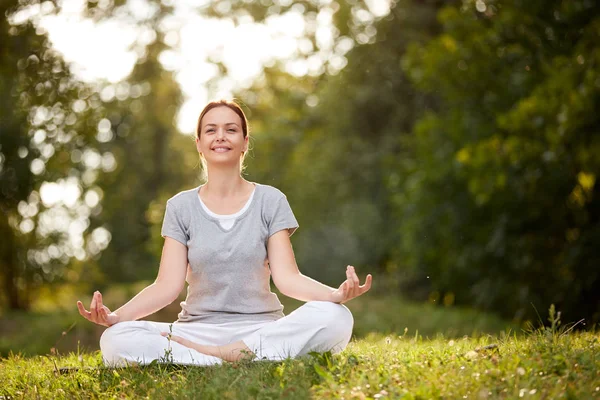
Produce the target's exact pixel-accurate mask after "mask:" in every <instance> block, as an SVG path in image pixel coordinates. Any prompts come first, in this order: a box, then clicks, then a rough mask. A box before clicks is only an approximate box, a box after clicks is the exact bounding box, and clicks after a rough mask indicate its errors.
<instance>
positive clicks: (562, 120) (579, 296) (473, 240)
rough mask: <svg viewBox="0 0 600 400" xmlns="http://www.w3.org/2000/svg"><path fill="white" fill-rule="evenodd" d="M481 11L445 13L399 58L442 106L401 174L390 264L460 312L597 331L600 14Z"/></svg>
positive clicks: (535, 8)
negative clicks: (550, 311)
mask: <svg viewBox="0 0 600 400" xmlns="http://www.w3.org/2000/svg"><path fill="white" fill-rule="evenodd" d="M485 5H486V10H485V11H484V12H480V11H477V10H476V4H475V3H474V2H473V3H472V2H465V3H464V4H463V5H462V6H460V7H459V6H449V7H446V8H444V9H443V10H442V11H440V13H439V19H440V22H441V24H442V27H443V30H442V32H441V33H440V34H439V35H438V36H437V37H436V38H435V39H434V40H432V41H430V42H429V43H428V44H427V46H418V45H413V46H411V47H410V49H409V52H408V53H407V55H406V56H405V57H404V59H403V66H404V68H405V70H406V72H407V73H408V75H409V76H410V77H411V80H412V81H413V82H414V84H415V85H416V86H417V87H418V88H419V90H422V91H424V92H426V93H428V92H430V93H432V94H435V95H436V96H437V97H438V98H439V99H440V103H439V104H437V105H436V106H435V107H432V108H430V109H429V110H428V111H427V113H426V114H425V115H423V116H422V117H421V118H420V120H419V121H418V123H417V124H416V128H415V130H414V136H413V137H411V139H410V147H411V149H412V154H411V155H410V157H409V159H406V160H401V161H399V162H398V163H397V165H398V168H399V170H400V171H402V172H400V176H401V177H402V178H403V179H400V180H399V181H398V182H397V183H396V184H395V185H394V186H393V187H392V193H393V194H392V196H393V197H394V199H395V209H396V211H397V215H398V218H399V221H400V224H399V232H400V234H401V235H402V237H403V240H402V242H401V250H400V252H401V254H402V255H404V256H405V257H406V259H405V260H406V261H407V264H408V266H409V267H411V268H413V270H414V276H415V278H416V280H417V281H419V280H421V281H422V280H423V279H424V276H426V275H427V276H430V277H431V279H430V285H431V288H432V289H433V290H434V291H437V292H440V293H448V292H451V293H452V294H453V296H454V297H455V300H456V301H457V302H459V303H469V304H474V305H477V306H479V307H481V308H483V309H494V310H497V311H500V312H501V313H503V315H505V316H508V317H516V318H530V317H531V316H532V314H533V307H532V306H531V304H532V303H533V304H534V305H537V306H540V305H544V304H549V303H556V304H558V305H560V307H561V309H562V310H563V311H564V312H565V313H566V315H568V316H570V317H571V318H580V317H585V318H587V319H588V321H590V320H592V321H593V320H598V318H600V314H598V310H599V309H600V308H599V305H600V297H598V296H599V293H600V270H599V269H598V268H597V265H598V264H599V262H600V258H598V257H599V253H598V252H597V251H596V250H594V249H595V248H596V247H597V244H598V243H599V242H600V231H599V230H598V226H600V225H599V224H598V223H599V222H600V213H599V210H600V207H599V205H600V197H599V195H600V185H599V184H598V183H597V180H596V177H597V176H598V174H599V173H600V159H599V158H598V154H600V153H599V152H598V150H599V149H600V148H599V146H600V141H599V140H598V135H597V131H598V129H599V128H600V119H599V118H598V114H597V112H595V111H594V110H596V109H597V108H598V105H599V99H600V96H599V94H600V86H599V85H598V82H600V75H598V68H597V63H598V61H600V51H598V47H597V45H596V44H597V37H598V33H599V32H600V31H599V28H600V12H599V11H600V8H598V5H597V3H594V2H586V1H574V2H568V3H565V2H561V1H552V2H524V3H514V2H500V1H499V2H486V3H485ZM440 71H443V73H440Z"/></svg>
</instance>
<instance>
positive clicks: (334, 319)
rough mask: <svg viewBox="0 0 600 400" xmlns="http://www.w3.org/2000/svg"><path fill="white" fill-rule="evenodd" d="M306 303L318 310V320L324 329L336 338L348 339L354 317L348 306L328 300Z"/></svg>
mask: <svg viewBox="0 0 600 400" xmlns="http://www.w3.org/2000/svg"><path fill="white" fill-rule="evenodd" d="M308 304H310V305H311V306H312V307H316V308H317V309H318V310H319V311H320V312H319V313H318V315H319V317H318V321H319V323H321V324H323V327H324V329H325V330H327V331H328V332H330V333H331V334H332V335H334V336H336V337H337V338H340V339H347V340H350V336H351V335H352V328H353V326H354V317H353V316H352V313H351V312H350V310H349V309H348V307H346V306H344V305H343V304H338V303H332V302H330V301H312V302H309V303H308ZM315 317H316V316H315Z"/></svg>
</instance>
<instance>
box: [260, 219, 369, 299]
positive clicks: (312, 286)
mask: <svg viewBox="0 0 600 400" xmlns="http://www.w3.org/2000/svg"><path fill="white" fill-rule="evenodd" d="M267 254H268V259H269V266H270V267H271V275H272V277H273V282H274V283H275V286H277V289H279V291H280V292H281V293H283V294H284V295H286V296H289V297H292V298H294V299H298V300H301V301H311V300H321V301H331V302H334V303H345V302H347V301H348V300H350V299H353V298H355V297H358V296H360V295H361V294H363V293H365V292H366V291H368V290H369V289H370V288H371V281H372V277H371V274H368V275H367V279H366V280H365V283H364V285H360V281H359V280H358V276H357V275H356V271H355V270H354V267H353V266H351V265H349V266H348V267H346V280H345V281H344V282H343V283H342V284H341V285H340V287H339V288H337V289H335V288H332V287H329V286H327V285H324V284H322V283H321V282H318V281H316V280H314V279H312V278H309V277H308V276H305V275H302V273H300V271H299V270H298V265H297V264H296V259H295V257H294V251H293V249H292V243H291V241H290V237H289V233H288V230H287V229H284V230H281V231H279V232H277V233H275V234H273V235H271V237H270V238H269V241H268V242H267Z"/></svg>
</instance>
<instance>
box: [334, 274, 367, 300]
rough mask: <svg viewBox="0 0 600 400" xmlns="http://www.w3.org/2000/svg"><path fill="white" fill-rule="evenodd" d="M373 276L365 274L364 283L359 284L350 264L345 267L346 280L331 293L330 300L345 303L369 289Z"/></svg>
mask: <svg viewBox="0 0 600 400" xmlns="http://www.w3.org/2000/svg"><path fill="white" fill-rule="evenodd" d="M372 280H373V277H372V276H371V274H368V275H367V279H366V280H365V284H364V285H360V281H359V280H358V276H357V275H356V271H355V270H354V267H353V266H352V265H348V267H346V280H345V281H344V283H342V284H341V285H340V287H339V288H337V289H336V290H335V291H334V292H333V293H331V301H332V302H334V303H345V302H347V301H348V300H351V299H353V298H355V297H358V296H360V295H361V294H363V293H365V292H367V291H368V290H369V289H371V282H372Z"/></svg>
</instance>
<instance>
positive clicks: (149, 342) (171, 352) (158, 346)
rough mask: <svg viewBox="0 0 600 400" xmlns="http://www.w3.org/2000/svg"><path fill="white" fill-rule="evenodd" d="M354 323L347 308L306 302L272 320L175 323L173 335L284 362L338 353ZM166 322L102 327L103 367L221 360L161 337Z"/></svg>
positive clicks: (350, 332)
mask: <svg viewBox="0 0 600 400" xmlns="http://www.w3.org/2000/svg"><path fill="white" fill-rule="evenodd" d="M353 323H354V320H353V318H352V314H351V312H350V310H348V308H346V306H344V305H342V304H336V303H332V302H328V301H310V302H308V303H305V304H304V305H302V306H301V307H299V308H298V309H296V310H294V311H293V312H291V313H290V314H289V315H286V316H285V317H282V318H280V319H278V320H276V321H268V322H259V323H257V322H252V321H250V322H249V321H237V322H228V323H222V324H207V323H203V322H179V323H173V324H172V334H173V335H176V336H180V337H183V338H186V339H189V340H191V341H193V342H196V343H199V344H203V345H212V346H222V345H227V344H230V343H233V342H237V341H239V340H242V341H243V342H244V343H245V344H246V346H248V348H249V349H250V350H251V351H252V352H253V353H254V354H255V355H256V358H255V360H274V361H276V360H283V359H286V358H294V357H297V356H302V355H305V354H308V353H309V352H312V351H318V352H323V351H331V352H332V353H337V352H340V351H341V350H343V349H344V348H345V347H346V345H347V344H348V342H349V341H350V336H351V335H352V326H353ZM169 325H171V324H169V323H167V322H152V321H124V322H120V323H118V324H115V325H113V326H111V327H110V328H107V329H106V330H105V331H104V333H103V334H102V337H101V338H100V350H101V351H102V358H103V360H104V363H105V365H107V366H124V365H128V364H132V363H138V364H148V363H150V362H152V361H153V360H156V359H158V360H159V361H168V362H173V363H176V364H194V365H213V364H220V363H221V362H222V361H223V360H222V359H220V358H218V357H213V356H208V355H205V354H202V353H200V352H198V351H196V350H194V349H190V348H189V347H186V346H183V345H181V344H179V343H176V342H174V341H170V342H169V340H168V339H167V338H166V337H164V336H162V335H161V332H167V333H168V332H169Z"/></svg>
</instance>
